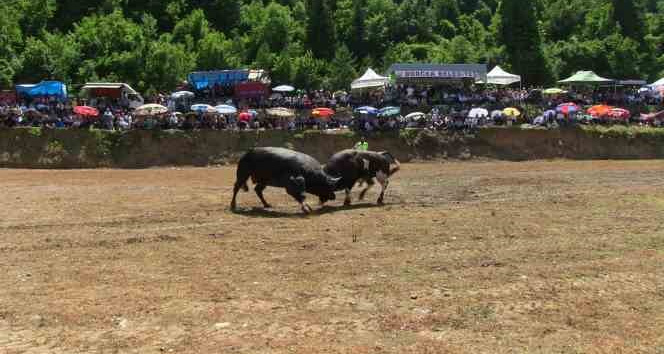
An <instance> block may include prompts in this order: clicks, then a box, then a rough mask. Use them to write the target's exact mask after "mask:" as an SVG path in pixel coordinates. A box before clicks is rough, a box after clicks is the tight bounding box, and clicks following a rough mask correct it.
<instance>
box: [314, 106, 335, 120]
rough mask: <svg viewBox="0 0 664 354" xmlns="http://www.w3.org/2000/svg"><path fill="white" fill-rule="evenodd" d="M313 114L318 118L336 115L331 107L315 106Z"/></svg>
mask: <svg viewBox="0 0 664 354" xmlns="http://www.w3.org/2000/svg"><path fill="white" fill-rule="evenodd" d="M311 115H312V116H314V117H316V118H329V117H331V116H333V115H334V110H333V109H330V108H314V110H313V111H311Z"/></svg>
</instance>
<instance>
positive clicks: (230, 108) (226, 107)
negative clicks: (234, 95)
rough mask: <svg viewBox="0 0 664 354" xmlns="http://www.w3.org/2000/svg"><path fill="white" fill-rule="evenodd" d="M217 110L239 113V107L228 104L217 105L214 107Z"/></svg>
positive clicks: (218, 111) (225, 112)
mask: <svg viewBox="0 0 664 354" xmlns="http://www.w3.org/2000/svg"><path fill="white" fill-rule="evenodd" d="M214 108H215V109H216V110H217V113H219V114H234V113H237V108H235V107H233V106H231V105H227V104H221V105H218V106H217V107H214Z"/></svg>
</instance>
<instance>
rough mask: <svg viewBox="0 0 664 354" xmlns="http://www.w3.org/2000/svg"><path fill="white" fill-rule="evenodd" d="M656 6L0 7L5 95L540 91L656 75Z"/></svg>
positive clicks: (128, 1) (456, 1) (662, 13)
mask: <svg viewBox="0 0 664 354" xmlns="http://www.w3.org/2000/svg"><path fill="white" fill-rule="evenodd" d="M662 33H664V1H662V0H503V1H498V0H281V1H255V0H253V1H249V0H244V1H243V0H168V1H159V0H145V1H137V0H103V1H99V0H5V1H3V2H1V3H0V86H1V87H5V88H9V87H11V85H13V84H14V83H25V82H35V81H40V80H42V79H48V78H51V79H57V80H62V81H65V82H67V83H70V84H74V85H75V84H79V83H83V82H85V81H89V80H120V81H124V82H128V83H131V84H132V85H134V86H135V87H136V88H137V89H139V90H141V91H148V92H153V91H155V90H168V89H172V88H173V87H174V86H175V85H176V84H177V83H179V82H181V80H183V79H184V78H185V76H186V73H188V72H190V71H192V70H206V69H220V68H236V67H254V68H264V69H267V70H269V71H270V72H271V76H272V78H273V81H274V82H279V83H293V84H295V85H296V86H298V87H302V88H320V87H327V88H331V89H337V88H345V87H347V86H348V84H349V82H350V80H351V79H352V78H354V77H355V75H357V73H358V72H360V71H362V70H363V69H364V68H366V67H367V66H372V67H375V68H377V69H385V68H386V67H388V66H389V65H390V64H392V63H394V62H411V61H423V62H454V63H464V62H481V63H488V64H489V65H490V66H491V65H494V64H500V65H501V66H503V67H505V68H506V69H510V70H513V71H515V72H516V73H519V74H521V75H523V76H524V78H525V81H526V84H529V85H539V84H546V83H549V82H552V81H554V80H556V79H557V78H560V77H563V76H566V75H568V74H570V73H572V72H573V71H576V70H579V69H592V70H595V71H596V72H597V73H598V74H600V75H604V76H608V77H613V78H644V79H650V80H652V79H655V78H657V77H660V76H662V75H664V38H662Z"/></svg>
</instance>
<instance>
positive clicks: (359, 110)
mask: <svg viewBox="0 0 664 354" xmlns="http://www.w3.org/2000/svg"><path fill="white" fill-rule="evenodd" d="M355 113H359V114H369V115H376V114H378V109H376V108H374V107H370V106H364V107H359V108H355Z"/></svg>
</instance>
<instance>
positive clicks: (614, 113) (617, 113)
mask: <svg viewBox="0 0 664 354" xmlns="http://www.w3.org/2000/svg"><path fill="white" fill-rule="evenodd" d="M631 116H632V112H630V111H628V110H626V109H624V108H613V109H611V110H610V111H609V117H611V118H616V119H629V118H630V117H631Z"/></svg>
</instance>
